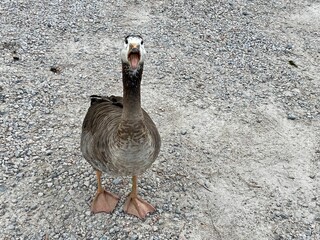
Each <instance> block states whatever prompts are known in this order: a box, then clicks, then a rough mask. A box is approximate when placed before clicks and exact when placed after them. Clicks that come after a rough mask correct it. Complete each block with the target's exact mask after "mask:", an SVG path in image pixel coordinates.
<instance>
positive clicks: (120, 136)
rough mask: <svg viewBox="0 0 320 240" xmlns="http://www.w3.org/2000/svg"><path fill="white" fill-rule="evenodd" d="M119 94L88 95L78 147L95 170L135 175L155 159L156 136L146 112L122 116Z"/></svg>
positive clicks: (153, 125)
mask: <svg viewBox="0 0 320 240" xmlns="http://www.w3.org/2000/svg"><path fill="white" fill-rule="evenodd" d="M122 114H123V98H122V97H115V96H110V97H99V96H91V106H90V108H89V110H88V113H87V115H86V117H85V119H84V121H83V127H82V129H83V130H82V136H81V151H82V154H83V156H84V158H85V159H86V160H87V161H88V162H89V163H90V164H91V165H92V167H93V168H94V169H95V170H99V171H101V172H104V173H108V174H111V175H121V176H135V175H140V174H142V173H143V172H145V171H146V170H147V169H148V168H149V167H150V166H151V164H152V163H153V162H154V161H155V160H156V158H157V156H158V154H159V150H160V136H159V133H158V130H157V128H156V126H155V124H154V123H153V121H152V119H151V118H150V117H149V115H148V114H147V113H146V112H145V111H144V110H143V109H142V116H141V119H134V120H131V119H123V118H122Z"/></svg>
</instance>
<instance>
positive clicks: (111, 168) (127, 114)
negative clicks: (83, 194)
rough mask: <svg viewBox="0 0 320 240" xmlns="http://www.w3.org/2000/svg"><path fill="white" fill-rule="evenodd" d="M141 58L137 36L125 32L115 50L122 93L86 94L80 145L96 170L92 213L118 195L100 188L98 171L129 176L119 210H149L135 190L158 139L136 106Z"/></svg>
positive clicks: (140, 212)
mask: <svg viewBox="0 0 320 240" xmlns="http://www.w3.org/2000/svg"><path fill="white" fill-rule="evenodd" d="M144 58H145V50H144V46H143V40H142V38H141V37H140V36H137V35H130V36H128V37H126V38H125V44H124V48H123V49H122V51H121V61H122V83H123V97H120V96H110V97H105V96H95V95H94V96H91V106H90V107H89V109H88V112H87V114H86V116H85V119H84V121H83V125H82V134H81V151H82V154H83V156H84V158H85V159H86V160H87V161H88V162H89V163H90V164H91V166H92V167H93V168H94V170H95V171H96V174H97V180H98V190H97V194H96V196H95V198H94V200H93V202H92V206H91V210H92V212H94V213H97V212H112V211H113V209H114V208H115V206H116V204H117V202H118V199H119V198H118V197H117V196H116V195H114V194H112V193H110V192H108V191H106V190H105V189H103V188H102V186H101V174H102V172H104V173H107V174H111V175H129V176H132V181H133V186H132V192H131V193H130V195H129V197H128V199H127V201H126V203H125V206H124V210H125V212H128V213H130V214H133V215H136V216H138V217H139V218H144V217H145V216H146V214H147V213H149V212H153V211H154V210H155V209H154V207H153V206H151V205H150V204H149V203H147V202H146V201H144V200H142V199H141V198H140V197H139V196H138V194H137V175H140V174H142V173H143V172H145V171H146V170H147V169H148V168H149V167H150V166H151V164H152V163H153V162H154V161H155V160H156V158H157V156H158V154H159V151H160V145H161V140H160V136H159V133H158V130H157V128H156V125H155V124H154V123H153V121H152V119H151V118H150V116H149V115H148V114H147V113H146V112H145V111H144V110H143V109H142V108H141V97H140V92H141V91H140V86H141V79H142V72H143V64H144Z"/></svg>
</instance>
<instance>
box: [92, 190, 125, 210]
mask: <svg viewBox="0 0 320 240" xmlns="http://www.w3.org/2000/svg"><path fill="white" fill-rule="evenodd" d="M118 201H119V197H118V196H116V195H114V194H113V193H111V192H108V191H106V190H104V189H103V190H102V191H101V192H97V193H96V196H95V197H94V199H93V201H92V204H91V212H92V213H100V212H106V213H111V212H112V211H113V210H114V209H115V207H116V206H117V203H118Z"/></svg>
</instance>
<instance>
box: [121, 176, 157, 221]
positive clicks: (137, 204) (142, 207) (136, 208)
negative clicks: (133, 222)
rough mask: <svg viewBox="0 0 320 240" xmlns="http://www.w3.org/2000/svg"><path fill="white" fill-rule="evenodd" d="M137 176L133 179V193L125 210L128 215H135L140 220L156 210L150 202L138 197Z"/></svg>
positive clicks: (127, 201)
mask: <svg viewBox="0 0 320 240" xmlns="http://www.w3.org/2000/svg"><path fill="white" fill-rule="evenodd" d="M137 185H138V184H137V176H133V177H132V191H131V193H130V194H129V196H128V198H127V200H126V202H125V204H124V207H123V210H124V211H125V212H126V213H129V214H132V215H135V216H137V217H139V218H140V219H143V218H145V217H146V215H147V214H148V213H152V212H154V211H155V210H156V209H155V208H154V207H153V206H152V205H150V204H149V203H148V202H146V201H145V200H143V199H141V198H140V197H139V196H138V191H137Z"/></svg>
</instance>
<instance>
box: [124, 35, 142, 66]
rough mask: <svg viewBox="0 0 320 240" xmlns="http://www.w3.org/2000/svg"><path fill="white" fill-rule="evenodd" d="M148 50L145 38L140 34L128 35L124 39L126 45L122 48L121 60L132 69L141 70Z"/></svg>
mask: <svg viewBox="0 0 320 240" xmlns="http://www.w3.org/2000/svg"><path fill="white" fill-rule="evenodd" d="M145 55H146V51H145V49H144V46H143V39H142V37H141V36H139V35H128V36H127V37H125V39H124V47H123V48H122V50H121V61H122V63H124V64H128V65H129V68H130V70H131V71H134V72H135V71H137V70H139V69H140V68H141V67H142V66H143V63H144V59H145Z"/></svg>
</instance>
